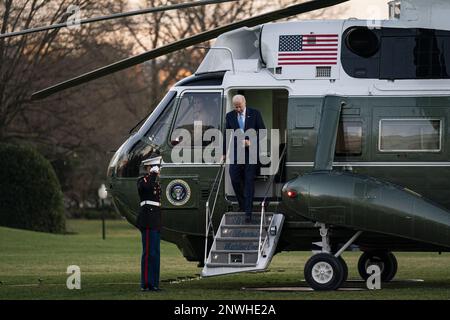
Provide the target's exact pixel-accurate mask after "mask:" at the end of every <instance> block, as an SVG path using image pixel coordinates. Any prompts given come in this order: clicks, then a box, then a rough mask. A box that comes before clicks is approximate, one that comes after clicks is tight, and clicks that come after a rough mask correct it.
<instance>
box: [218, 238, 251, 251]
mask: <svg viewBox="0 0 450 320" xmlns="http://www.w3.org/2000/svg"><path fill="white" fill-rule="evenodd" d="M258 248H259V237H258V238H217V239H216V247H215V248H214V250H239V251H242V250H258Z"/></svg>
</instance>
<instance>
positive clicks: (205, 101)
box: [174, 92, 222, 146]
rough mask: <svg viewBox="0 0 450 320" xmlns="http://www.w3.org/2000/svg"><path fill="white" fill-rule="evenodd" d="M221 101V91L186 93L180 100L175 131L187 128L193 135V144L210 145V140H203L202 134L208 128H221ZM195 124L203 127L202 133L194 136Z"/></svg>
mask: <svg viewBox="0 0 450 320" xmlns="http://www.w3.org/2000/svg"><path fill="white" fill-rule="evenodd" d="M221 101H222V100H221V93H220V92H188V93H185V94H184V95H183V97H182V98H181V101H180V107H179V110H178V114H177V118H176V121H175V125H174V132H175V131H176V130H180V129H185V130H187V131H189V133H190V135H191V144H192V145H195V146H205V145H208V144H209V143H210V142H203V141H202V140H203V137H202V135H203V134H204V133H205V131H206V130H208V129H220V122H221ZM194 125H198V126H200V127H201V134H202V135H195V136H194ZM199 131H200V130H199Z"/></svg>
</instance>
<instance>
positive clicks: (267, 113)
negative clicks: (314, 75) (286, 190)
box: [225, 88, 289, 206]
mask: <svg viewBox="0 0 450 320" xmlns="http://www.w3.org/2000/svg"><path fill="white" fill-rule="evenodd" d="M236 94H242V95H244V96H245V97H246V101H247V107H249V108H252V109H256V110H258V111H259V112H260V113H261V116H262V118H263V121H264V124H265V126H266V129H267V135H266V137H265V139H263V140H262V141H261V143H260V154H259V155H260V159H261V163H260V170H259V171H258V174H257V177H256V179H255V195H254V205H255V206H259V205H260V204H261V202H262V201H263V200H264V199H265V198H266V200H267V202H268V203H269V204H270V203H272V204H277V203H278V202H279V201H280V200H281V188H282V186H283V184H284V183H285V182H286V180H285V170H284V169H285V168H284V166H285V158H286V157H283V158H281V159H280V161H281V162H280V165H279V166H278V170H276V169H277V168H276V167H277V166H276V163H275V161H274V162H272V160H273V159H272V156H274V157H278V159H279V158H280V157H281V156H282V154H283V151H284V149H285V146H286V126H287V114H288V99H289V92H288V91H287V90H286V89H281V88H277V89H276V88H274V89H247V88H239V89H232V90H229V91H228V94H227V97H228V105H227V112H229V111H231V110H233V105H232V98H233V96H234V95H236ZM272 140H273V141H272ZM262 145H265V146H264V147H262ZM275 148H276V149H275ZM227 170H228V166H227ZM225 195H226V199H227V200H228V201H229V202H230V203H231V204H233V205H234V206H235V205H237V199H236V196H235V193H234V190H233V187H232V185H231V179H230V176H229V174H228V171H227V174H226V179H225Z"/></svg>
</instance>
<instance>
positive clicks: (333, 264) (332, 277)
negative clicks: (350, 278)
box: [304, 253, 344, 291]
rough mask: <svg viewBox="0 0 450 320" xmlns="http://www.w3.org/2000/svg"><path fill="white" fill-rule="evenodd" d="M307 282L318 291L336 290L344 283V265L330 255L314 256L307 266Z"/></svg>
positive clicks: (320, 254) (319, 254)
mask: <svg viewBox="0 0 450 320" xmlns="http://www.w3.org/2000/svg"><path fill="white" fill-rule="evenodd" d="M304 273H305V280H306V282H307V283H308V285H309V286H310V287H311V288H312V289H314V290H318V291H325V290H336V289H337V288H339V287H340V286H341V284H342V282H343V281H344V270H343V265H342V263H341V262H340V261H339V258H336V257H335V256H333V255H331V254H329V253H318V254H315V255H313V256H312V257H311V258H309V260H308V261H307V262H306V265H305V271H304Z"/></svg>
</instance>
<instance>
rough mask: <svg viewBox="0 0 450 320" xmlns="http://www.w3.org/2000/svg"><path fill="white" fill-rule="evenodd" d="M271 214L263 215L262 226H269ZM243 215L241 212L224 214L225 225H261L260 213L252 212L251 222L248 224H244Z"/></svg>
mask: <svg viewBox="0 0 450 320" xmlns="http://www.w3.org/2000/svg"><path fill="white" fill-rule="evenodd" d="M272 216H273V214H272V213H266V214H265V221H264V224H270V221H271V220H272ZM245 218H246V216H245V213H243V212H227V213H226V214H225V225H249V226H252V225H260V224H261V213H260V212H254V213H252V221H251V222H250V223H246V222H245Z"/></svg>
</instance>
